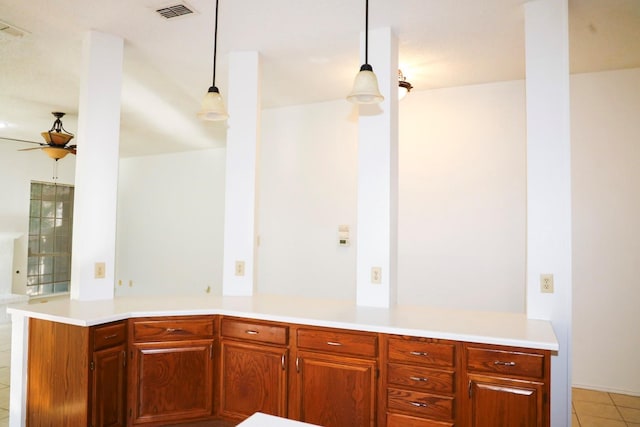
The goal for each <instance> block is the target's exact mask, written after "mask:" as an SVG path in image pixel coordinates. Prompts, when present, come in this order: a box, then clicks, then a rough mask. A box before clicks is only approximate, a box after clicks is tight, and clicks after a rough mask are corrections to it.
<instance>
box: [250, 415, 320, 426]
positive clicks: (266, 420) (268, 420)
mask: <svg viewBox="0 0 640 427" xmlns="http://www.w3.org/2000/svg"><path fill="white" fill-rule="evenodd" d="M238 427H319V426H316V425H315V424H308V423H303V422H300V421H294V420H288V419H286V418H280V417H274V416H273V415H267V414H263V413H262V412H256V413H255V414H253V415H251V416H250V417H249V418H247V419H246V420H244V421H243V422H241V423H240V424H238Z"/></svg>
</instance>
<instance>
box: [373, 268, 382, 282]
mask: <svg viewBox="0 0 640 427" xmlns="http://www.w3.org/2000/svg"><path fill="white" fill-rule="evenodd" d="M371 283H373V284H374V285H379V284H381V283H382V268H380V267H371Z"/></svg>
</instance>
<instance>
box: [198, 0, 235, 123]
mask: <svg viewBox="0 0 640 427" xmlns="http://www.w3.org/2000/svg"><path fill="white" fill-rule="evenodd" d="M217 50H218V0H216V19H215V23H214V27H213V80H212V82H211V87H209V90H208V91H207V94H206V95H205V96H204V99H203V100H202V105H201V108H200V111H199V112H198V117H199V118H200V119H202V120H208V121H218V120H226V119H228V118H229V114H228V113H227V109H226V108H225V106H224V101H223V100H222V96H220V91H219V90H218V87H217V86H216V53H217Z"/></svg>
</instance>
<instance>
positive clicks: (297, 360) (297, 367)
mask: <svg viewBox="0 0 640 427" xmlns="http://www.w3.org/2000/svg"><path fill="white" fill-rule="evenodd" d="M296 372H298V373H300V358H299V357H297V356H296Z"/></svg>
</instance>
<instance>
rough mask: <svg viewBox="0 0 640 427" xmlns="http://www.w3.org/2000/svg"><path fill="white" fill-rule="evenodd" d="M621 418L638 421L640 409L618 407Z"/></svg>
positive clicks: (639, 421) (631, 421) (639, 419)
mask: <svg viewBox="0 0 640 427" xmlns="http://www.w3.org/2000/svg"><path fill="white" fill-rule="evenodd" d="M618 411H620V413H621V414H622V419H623V420H625V421H627V422H630V423H640V409H634V408H623V407H618Z"/></svg>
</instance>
